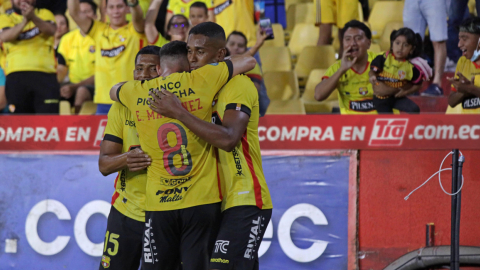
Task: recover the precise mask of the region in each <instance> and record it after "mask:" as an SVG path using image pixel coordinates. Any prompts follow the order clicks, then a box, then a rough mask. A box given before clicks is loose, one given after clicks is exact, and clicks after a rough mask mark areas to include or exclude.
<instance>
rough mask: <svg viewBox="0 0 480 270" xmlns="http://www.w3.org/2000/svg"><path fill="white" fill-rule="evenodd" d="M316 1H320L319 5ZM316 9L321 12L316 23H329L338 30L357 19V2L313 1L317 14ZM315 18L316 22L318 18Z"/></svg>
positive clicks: (339, 0)
mask: <svg viewBox="0 0 480 270" xmlns="http://www.w3.org/2000/svg"><path fill="white" fill-rule="evenodd" d="M318 1H320V5H319V4H318ZM318 9H320V11H321V12H320V14H321V16H320V18H319V21H317V22H320V23H323V24H327V23H331V24H334V25H336V26H337V27H338V28H343V26H344V25H345V24H346V23H347V22H349V21H351V20H358V19H359V14H358V0H315V10H316V12H317V14H318ZM315 17H316V18H317V20H318V17H317V16H315Z"/></svg>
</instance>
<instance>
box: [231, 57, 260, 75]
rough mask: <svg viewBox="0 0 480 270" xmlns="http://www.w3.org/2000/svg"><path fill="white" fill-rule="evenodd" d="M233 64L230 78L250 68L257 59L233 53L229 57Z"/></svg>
mask: <svg viewBox="0 0 480 270" xmlns="http://www.w3.org/2000/svg"><path fill="white" fill-rule="evenodd" d="M230 61H232V64H233V73H232V78H233V77H235V76H237V75H238V74H242V73H245V72H248V71H250V70H252V69H253V68H254V67H255V65H256V64H257V60H255V58H253V57H252V56H249V55H235V56H232V58H230Z"/></svg>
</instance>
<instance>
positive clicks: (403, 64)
mask: <svg viewBox="0 0 480 270" xmlns="http://www.w3.org/2000/svg"><path fill="white" fill-rule="evenodd" d="M370 69H371V70H373V71H374V72H375V74H377V80H378V81H379V82H383V83H385V84H386V85H388V86H390V87H395V88H400V87H403V86H404V85H405V84H406V83H407V82H410V83H412V84H421V83H422V76H421V73H420V70H418V69H417V68H416V67H415V66H414V65H413V64H412V63H410V62H409V61H408V60H403V61H399V60H397V59H395V56H394V55H393V54H392V53H388V52H386V53H384V54H381V55H378V56H377V57H375V59H373V61H372V63H371V64H370Z"/></svg>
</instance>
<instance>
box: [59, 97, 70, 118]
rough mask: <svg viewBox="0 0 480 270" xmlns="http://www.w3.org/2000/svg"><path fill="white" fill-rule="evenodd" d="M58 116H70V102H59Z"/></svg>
mask: <svg viewBox="0 0 480 270" xmlns="http://www.w3.org/2000/svg"><path fill="white" fill-rule="evenodd" d="M59 106H60V115H71V114H72V106H70V102H68V101H66V100H62V101H60V104H59Z"/></svg>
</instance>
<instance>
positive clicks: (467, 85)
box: [448, 17, 480, 114]
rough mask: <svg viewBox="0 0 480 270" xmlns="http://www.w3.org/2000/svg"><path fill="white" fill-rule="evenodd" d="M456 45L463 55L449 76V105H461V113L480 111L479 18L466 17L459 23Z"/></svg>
mask: <svg viewBox="0 0 480 270" xmlns="http://www.w3.org/2000/svg"><path fill="white" fill-rule="evenodd" d="M459 40H460V41H459V42H458V47H459V48H460V50H461V51H462V53H463V55H462V57H460V59H458V63H457V68H456V70H455V76H454V77H453V78H449V81H450V82H451V83H452V92H451V93H450V96H449V97H448V104H449V105H450V106H451V107H456V106H457V105H458V106H461V108H459V111H460V112H461V113H465V114H468V113H477V114H478V113H480V18H478V17H473V18H468V19H466V20H465V21H463V23H462V24H461V25H460V29H459Z"/></svg>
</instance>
